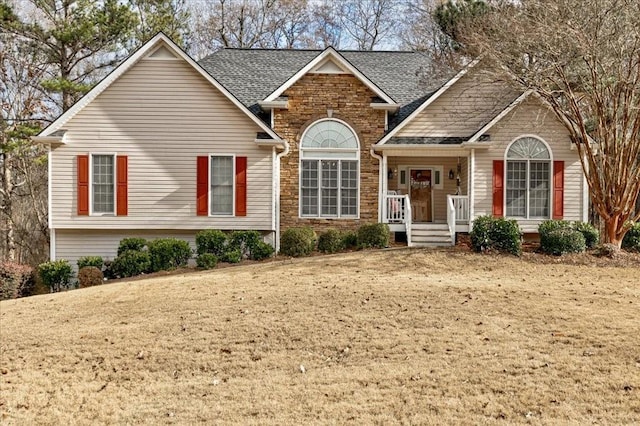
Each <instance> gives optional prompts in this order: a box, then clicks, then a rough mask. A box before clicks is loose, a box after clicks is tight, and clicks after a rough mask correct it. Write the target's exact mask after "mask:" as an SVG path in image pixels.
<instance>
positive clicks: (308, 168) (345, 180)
mask: <svg viewBox="0 0 640 426" xmlns="http://www.w3.org/2000/svg"><path fill="white" fill-rule="evenodd" d="M359 158H360V147H359V144H358V137H357V136H356V134H355V132H354V131H353V130H352V129H351V128H350V127H349V126H347V125H346V124H345V123H343V122H342V121H338V120H334V119H324V120H320V121H317V122H315V123H313V124H312V125H311V126H309V127H308V128H307V130H306V131H305V132H304V134H303V135H302V140H301V143H300V216H303V217H357V216H358V188H359V176H358V174H359V173H358V170H359Z"/></svg>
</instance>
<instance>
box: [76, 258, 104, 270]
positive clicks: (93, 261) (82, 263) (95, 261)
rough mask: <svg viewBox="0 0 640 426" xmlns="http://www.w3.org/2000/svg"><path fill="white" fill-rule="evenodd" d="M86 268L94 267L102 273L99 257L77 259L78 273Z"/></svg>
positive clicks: (101, 261) (101, 262) (101, 263)
mask: <svg viewBox="0 0 640 426" xmlns="http://www.w3.org/2000/svg"><path fill="white" fill-rule="evenodd" d="M87 266H95V267H96V268H98V269H100V270H101V271H102V267H103V266H104V261H103V260H102V258H101V257H100V256H86V257H81V258H80V259H78V271H79V270H80V269H82V268H85V267H87Z"/></svg>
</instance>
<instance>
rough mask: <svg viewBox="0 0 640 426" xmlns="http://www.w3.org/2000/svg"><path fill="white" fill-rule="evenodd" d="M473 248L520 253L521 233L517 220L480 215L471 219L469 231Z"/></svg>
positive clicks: (517, 254) (479, 250)
mask: <svg viewBox="0 0 640 426" xmlns="http://www.w3.org/2000/svg"><path fill="white" fill-rule="evenodd" d="M470 236H471V245H472V247H473V248H474V250H476V251H478V252H481V251H488V250H497V251H500V252H505V253H511V254H513V255H516V256H519V255H520V254H522V235H521V233H520V228H519V227H518V222H516V221H515V220H513V219H505V218H503V217H493V216H489V215H485V216H480V217H478V218H476V219H475V220H474V221H473V228H472V230H471V233H470Z"/></svg>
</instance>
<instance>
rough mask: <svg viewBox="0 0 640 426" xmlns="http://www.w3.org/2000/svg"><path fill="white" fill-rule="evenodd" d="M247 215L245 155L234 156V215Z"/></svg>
mask: <svg viewBox="0 0 640 426" xmlns="http://www.w3.org/2000/svg"><path fill="white" fill-rule="evenodd" d="M246 215H247V157H236V216H246Z"/></svg>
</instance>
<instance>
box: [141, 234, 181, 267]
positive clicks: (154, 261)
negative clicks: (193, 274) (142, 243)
mask: <svg viewBox="0 0 640 426" xmlns="http://www.w3.org/2000/svg"><path fill="white" fill-rule="evenodd" d="M147 247H148V249H149V259H150V260H151V271H152V272H157V271H167V270H169V269H175V268H177V267H179V266H185V265H186V264H187V262H188V261H189V258H190V257H191V247H189V243H188V242H186V241H183V240H179V239H177V238H158V239H157V240H152V241H149V242H148V243H147Z"/></svg>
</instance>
